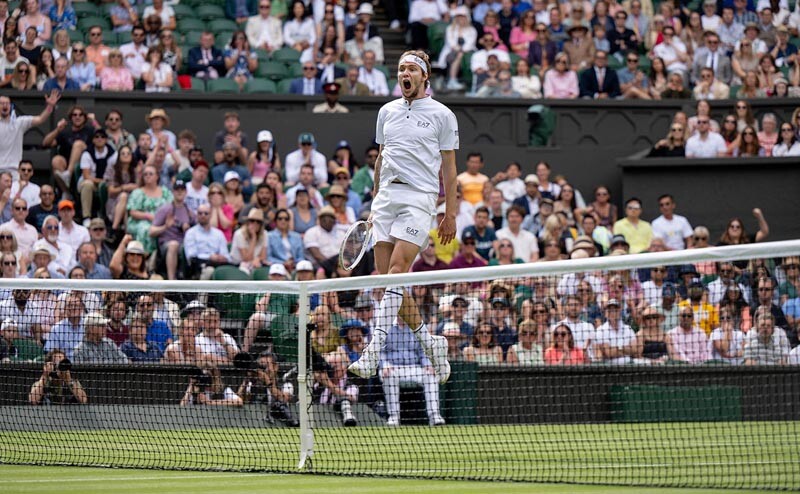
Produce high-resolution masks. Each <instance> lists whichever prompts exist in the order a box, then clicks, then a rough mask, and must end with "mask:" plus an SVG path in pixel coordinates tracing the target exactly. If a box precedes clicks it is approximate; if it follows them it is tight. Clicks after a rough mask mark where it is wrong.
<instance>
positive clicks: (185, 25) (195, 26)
mask: <svg viewBox="0 0 800 494" xmlns="http://www.w3.org/2000/svg"><path fill="white" fill-rule="evenodd" d="M205 29H206V23H205V22H203V21H201V20H200V19H195V18H192V17H187V18H185V19H181V20H179V21H178V32H179V33H183V34H186V33H188V32H189V31H205Z"/></svg>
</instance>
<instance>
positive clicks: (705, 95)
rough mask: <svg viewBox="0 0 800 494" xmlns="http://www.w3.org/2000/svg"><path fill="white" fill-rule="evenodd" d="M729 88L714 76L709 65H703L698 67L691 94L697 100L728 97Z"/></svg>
mask: <svg viewBox="0 0 800 494" xmlns="http://www.w3.org/2000/svg"><path fill="white" fill-rule="evenodd" d="M709 56H711V55H709ZM719 56H720V57H721V56H722V55H719ZM730 90H731V88H730V87H729V86H728V85H727V84H725V83H724V82H722V81H720V80H718V79H716V78H715V77H714V70H713V69H712V68H711V67H703V68H702V69H700V78H699V80H698V82H697V85H696V86H695V87H694V92H693V94H694V98H695V99H697V100H701V99H728V95H729V94H730Z"/></svg>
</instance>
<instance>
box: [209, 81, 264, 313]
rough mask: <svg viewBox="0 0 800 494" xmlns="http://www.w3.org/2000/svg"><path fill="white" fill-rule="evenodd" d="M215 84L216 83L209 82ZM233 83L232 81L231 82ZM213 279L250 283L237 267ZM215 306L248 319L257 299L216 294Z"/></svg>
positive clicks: (221, 271) (223, 269)
mask: <svg viewBox="0 0 800 494" xmlns="http://www.w3.org/2000/svg"><path fill="white" fill-rule="evenodd" d="M217 80H223V79H217ZM209 82H215V81H209ZM231 82H232V81H231ZM211 279H213V280H215V281H249V280H252V278H251V277H250V275H249V274H247V273H245V272H244V271H242V270H241V269H239V268H238V267H236V266H219V267H217V268H216V269H214V274H213V276H212V277H211ZM214 299H215V304H214V305H215V306H216V307H217V308H218V309H219V310H220V312H222V315H223V317H226V318H233V319H246V318H247V317H249V316H250V314H251V313H252V312H253V306H254V305H255V298H254V297H249V296H247V295H246V294H240V293H216V294H214Z"/></svg>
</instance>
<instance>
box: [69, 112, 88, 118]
mask: <svg viewBox="0 0 800 494" xmlns="http://www.w3.org/2000/svg"><path fill="white" fill-rule="evenodd" d="M85 116H86V115H85V114H84V113H79V112H75V113H73V114H71V115H70V117H85Z"/></svg>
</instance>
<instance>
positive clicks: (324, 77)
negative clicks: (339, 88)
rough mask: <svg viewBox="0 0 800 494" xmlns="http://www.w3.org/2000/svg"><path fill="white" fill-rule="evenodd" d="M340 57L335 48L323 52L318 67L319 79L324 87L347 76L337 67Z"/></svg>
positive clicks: (328, 48)
mask: <svg viewBox="0 0 800 494" xmlns="http://www.w3.org/2000/svg"><path fill="white" fill-rule="evenodd" d="M337 60H338V55H337V53H336V49H334V48H333V47H325V48H323V50H322V60H321V61H320V63H319V65H318V66H317V69H318V73H317V74H318V77H319V80H320V82H321V83H322V84H323V85H324V84H327V83H330V82H334V81H335V80H336V79H339V78H341V77H344V76H345V71H344V69H342V68H341V67H338V66H337V65H336V61H337Z"/></svg>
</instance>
